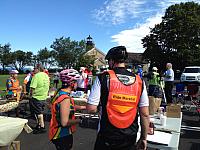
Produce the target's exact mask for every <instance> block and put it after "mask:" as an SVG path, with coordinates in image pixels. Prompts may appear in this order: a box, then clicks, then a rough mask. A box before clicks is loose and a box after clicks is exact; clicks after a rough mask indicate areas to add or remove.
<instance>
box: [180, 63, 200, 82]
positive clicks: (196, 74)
mask: <svg viewBox="0 0 200 150" xmlns="http://www.w3.org/2000/svg"><path fill="white" fill-rule="evenodd" d="M180 81H181V82H184V83H200V66H188V67H185V68H184V70H183V72H182V74H181V78H180Z"/></svg>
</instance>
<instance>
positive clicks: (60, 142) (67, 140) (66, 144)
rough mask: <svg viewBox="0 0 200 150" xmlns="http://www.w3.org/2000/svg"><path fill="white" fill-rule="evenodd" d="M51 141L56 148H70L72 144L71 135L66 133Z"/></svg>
mask: <svg viewBox="0 0 200 150" xmlns="http://www.w3.org/2000/svg"><path fill="white" fill-rule="evenodd" d="M52 143H53V144H54V145H55V146H56V149H57V150H70V149H71V148H72V146H73V136H72V135H68V136H64V137H61V138H58V139H55V140H52Z"/></svg>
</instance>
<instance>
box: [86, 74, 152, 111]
mask: <svg viewBox="0 0 200 150" xmlns="http://www.w3.org/2000/svg"><path fill="white" fill-rule="evenodd" d="M100 96H101V83H100V81H99V78H98V77H96V79H95V81H94V84H93V86H92V89H91V92H90V95H89V98H88V102H87V103H88V104H91V105H96V106H97V105H98V104H99V102H100ZM144 106H149V98H148V95H147V90H146V85H145V83H144V82H143V91H142V95H141V97H140V101H139V107H144Z"/></svg>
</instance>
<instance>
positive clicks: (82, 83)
mask: <svg viewBox="0 0 200 150" xmlns="http://www.w3.org/2000/svg"><path fill="white" fill-rule="evenodd" d="M127 58H128V53H127V51H126V47H124V46H117V47H113V48H111V49H110V50H109V51H108V53H107V55H106V57H105V59H106V60H107V61H108V65H109V68H108V69H107V70H104V71H103V72H102V73H100V74H98V75H97V76H96V78H95V79H94V82H93V75H92V71H91V67H92V65H88V66H87V67H80V70H79V71H77V70H75V69H64V70H62V71H61V72H58V71H56V73H54V75H53V87H54V88H55V89H56V91H55V94H54V95H53V96H52V98H51V101H50V106H51V121H50V128H49V140H50V141H52V143H53V144H55V147H56V149H57V150H69V149H71V148H72V147H73V133H74V132H75V126H76V124H79V123H81V122H82V121H83V118H81V117H79V118H77V117H75V115H74V114H75V111H76V110H77V109H84V110H87V111H88V112H89V113H96V112H97V111H98V112H99V116H100V117H99V118H100V121H99V129H98V135H97V138H96V143H95V146H94V149H95V150H102V149H103V150H111V149H112V150H132V149H142V150H146V149H147V134H148V129H149V108H148V107H149V98H148V96H154V97H159V96H160V87H161V85H162V84H163V83H165V88H164V90H165V95H166V100H167V103H172V88H173V81H174V72H173V70H172V64H171V63H167V65H166V72H165V73H164V74H162V75H160V74H159V73H158V68H157V67H156V66H153V67H152V69H151V70H150V71H149V73H148V75H147V79H148V88H147V87H146V85H145V82H144V80H143V71H142V66H138V71H137V72H135V73H134V72H132V71H128V70H127V68H126V67H125V61H126V59H127ZM17 74H18V71H17V70H12V71H11V72H10V77H9V78H8V79H7V82H6V86H7V96H8V98H15V97H18V96H19V93H23V94H21V95H20V96H22V95H30V97H31V99H30V101H29V102H30V111H31V113H32V114H33V115H34V116H35V120H36V122H37V126H36V127H34V130H33V133H34V134H40V133H44V132H46V129H45V124H44V115H43V112H44V106H45V102H46V99H47V97H48V93H49V88H50V78H49V73H48V71H47V70H45V69H44V68H43V66H42V65H41V64H37V65H36V66H35V67H34V70H33V72H30V71H27V72H26V74H27V75H26V77H25V78H24V82H23V86H20V84H19V80H18V79H17ZM59 81H61V83H62V84H61V87H59ZM147 89H148V90H147ZM76 90H77V91H83V92H84V93H88V92H89V93H90V94H89V95H88V96H89V97H88V101H87V105H86V106H83V107H76V105H75V104H74V100H73V98H72V96H71V95H70V94H71V92H72V91H76ZM138 117H140V126H141V134H140V137H139V140H138V141H137V132H138V128H139V125H138V123H139V122H138Z"/></svg>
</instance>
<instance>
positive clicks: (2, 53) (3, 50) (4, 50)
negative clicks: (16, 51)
mask: <svg viewBox="0 0 200 150" xmlns="http://www.w3.org/2000/svg"><path fill="white" fill-rule="evenodd" d="M10 46H11V45H10V44H9V43H8V44H5V45H4V46H1V45H0V61H1V65H2V67H3V71H5V67H6V66H8V65H10V64H12V62H13V58H12V53H11V48H10Z"/></svg>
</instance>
